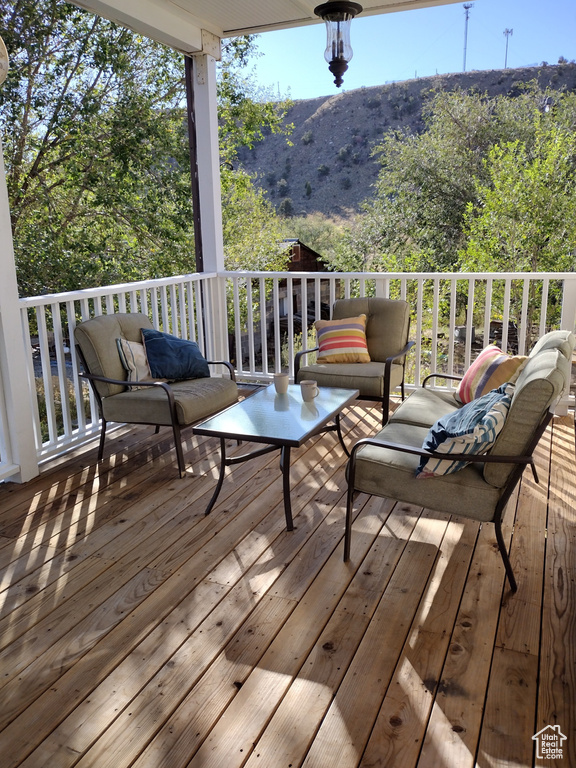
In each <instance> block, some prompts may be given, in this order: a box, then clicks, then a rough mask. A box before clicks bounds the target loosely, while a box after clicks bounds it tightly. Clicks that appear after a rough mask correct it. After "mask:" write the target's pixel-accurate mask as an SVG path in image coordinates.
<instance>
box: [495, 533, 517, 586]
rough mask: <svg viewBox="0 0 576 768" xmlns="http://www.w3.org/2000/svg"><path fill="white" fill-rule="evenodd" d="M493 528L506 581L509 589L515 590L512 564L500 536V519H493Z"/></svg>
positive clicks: (502, 538)
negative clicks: (506, 577)
mask: <svg viewBox="0 0 576 768" xmlns="http://www.w3.org/2000/svg"><path fill="white" fill-rule="evenodd" d="M494 528H495V530H496V541H497V542H498V549H499V550H500V555H501V557H502V561H503V563H504V568H505V569H506V575H507V576H508V581H509V583H510V589H511V590H512V592H516V590H517V589H518V585H517V584H516V579H515V577H514V571H513V570H512V564H511V563H510V558H509V557H508V552H507V551H506V544H505V543H504V537H503V536H502V521H501V520H500V519H496V520H495V521H494Z"/></svg>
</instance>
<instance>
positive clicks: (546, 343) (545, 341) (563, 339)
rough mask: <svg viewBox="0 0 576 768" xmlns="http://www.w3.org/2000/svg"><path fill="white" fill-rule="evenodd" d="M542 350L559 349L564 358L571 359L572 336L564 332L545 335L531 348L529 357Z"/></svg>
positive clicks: (552, 332) (570, 333)
mask: <svg viewBox="0 0 576 768" xmlns="http://www.w3.org/2000/svg"><path fill="white" fill-rule="evenodd" d="M544 349H559V350H560V351H561V352H562V354H563V355H564V357H571V356H572V351H573V349H574V334H573V333H572V332H571V331H565V330H559V331H549V332H548V333H545V334H544V336H541V337H540V338H539V339H538V341H537V342H536V344H535V345H534V347H533V348H532V350H531V352H530V357H534V355H537V354H538V353H539V352H541V351H542V350H544Z"/></svg>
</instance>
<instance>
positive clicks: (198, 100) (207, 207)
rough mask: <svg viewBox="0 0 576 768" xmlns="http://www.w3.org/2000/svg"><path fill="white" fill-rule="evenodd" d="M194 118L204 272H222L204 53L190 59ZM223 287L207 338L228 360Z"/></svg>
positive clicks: (213, 300) (213, 124)
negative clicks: (191, 64)
mask: <svg viewBox="0 0 576 768" xmlns="http://www.w3.org/2000/svg"><path fill="white" fill-rule="evenodd" d="M192 63H193V71H192V75H193V80H194V82H193V88H194V115H195V124H196V143H197V168H198V185H199V198H200V199H199V205H200V228H201V236H202V252H203V260H204V271H205V272H207V273H210V272H217V273H220V272H222V271H223V270H224V237H223V232H222V192H221V186H220V151H219V147H218V110H217V93H216V59H215V58H214V57H213V56H211V55H209V54H207V53H198V54H194V55H193V56H192ZM220 280H221V281H222V283H223V284H222V285H221V286H219V288H218V290H216V291H211V296H210V299H209V304H210V307H209V309H210V334H209V335H208V340H209V341H210V344H211V348H210V350H207V352H208V353H209V355H210V357H211V358H212V359H219V360H227V359H228V329H227V326H226V292H225V289H224V278H219V281H220Z"/></svg>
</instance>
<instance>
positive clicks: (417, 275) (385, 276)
mask: <svg viewBox="0 0 576 768" xmlns="http://www.w3.org/2000/svg"><path fill="white" fill-rule="evenodd" d="M218 277H228V278H231V277H271V278H272V277H274V278H278V277H279V278H282V279H285V278H286V277H296V278H303V277H307V278H309V279H311V278H314V277H319V278H328V277H333V278H354V279H359V280H362V279H364V280H366V279H371V278H379V279H381V280H406V279H409V280H414V279H424V280H434V279H440V280H470V279H472V278H477V279H478V278H479V279H493V280H526V279H528V280H544V279H546V278H549V279H552V280H568V279H574V280H576V272H332V271H325V272H305V271H304V272H293V271H292V270H290V271H284V272H260V271H251V270H236V271H234V272H227V271H223V272H218Z"/></svg>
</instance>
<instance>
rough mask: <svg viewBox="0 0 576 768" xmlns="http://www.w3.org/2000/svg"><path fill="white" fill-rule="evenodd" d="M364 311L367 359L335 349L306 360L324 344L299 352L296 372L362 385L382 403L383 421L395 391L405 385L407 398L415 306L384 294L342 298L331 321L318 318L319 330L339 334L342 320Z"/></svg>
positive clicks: (327, 382) (363, 393) (365, 395)
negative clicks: (357, 359)
mask: <svg viewBox="0 0 576 768" xmlns="http://www.w3.org/2000/svg"><path fill="white" fill-rule="evenodd" d="M361 315H366V321H365V322H366V330H365V335H366V347H367V352H368V354H367V355H364V356H361V357H363V359H364V360H366V362H348V361H347V359H348V358H349V355H348V353H347V352H346V351H344V353H343V354H342V355H338V354H336V355H330V356H329V357H331V358H332V360H333V361H330V362H323V360H322V355H320V356H319V359H318V360H317V361H316V363H315V364H312V365H302V362H303V359H304V358H305V357H306V355H308V354H309V353H310V352H317V351H318V350H319V349H320V347H321V345H320V346H317V347H314V349H310V350H306V351H302V352H298V354H297V355H296V357H295V360H294V378H295V381H296V382H300V381H302V380H303V379H314V380H316V381H317V382H318V385H319V386H321V387H341V388H343V389H357V390H358V391H359V393H360V395H359V397H360V398H361V399H365V400H377V401H379V402H381V403H382V425H384V424H386V422H387V421H388V412H389V407H390V393H391V392H392V391H393V390H394V389H395V388H396V387H400V390H401V393H402V400H404V373H405V367H406V354H407V352H408V351H409V350H410V348H411V347H412V346H413V345H414V342H413V341H408V333H409V331H410V307H409V305H408V303H407V302H405V301H402V300H393V299H384V298H379V297H371V298H360V299H339V300H338V301H336V302H335V304H334V307H333V310H332V321H320V324H319V323H316V327H317V333H318V328H319V327H320V329H321V331H323V330H328V332H329V333H334V334H337V333H339V329H340V323H344V325H345V321H346V320H347V319H350V318H357V317H360V316H361ZM335 321H338V322H336V323H335ZM330 323H332V326H331V325H330ZM343 349H345V346H344V348H343ZM337 351H338V350H337ZM352 357H353V356H352Z"/></svg>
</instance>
